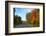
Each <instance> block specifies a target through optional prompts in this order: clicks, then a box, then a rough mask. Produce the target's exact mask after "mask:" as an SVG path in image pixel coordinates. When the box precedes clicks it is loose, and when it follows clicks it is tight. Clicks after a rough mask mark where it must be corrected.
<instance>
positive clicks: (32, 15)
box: [26, 9, 39, 25]
mask: <svg viewBox="0 0 46 36" xmlns="http://www.w3.org/2000/svg"><path fill="white" fill-rule="evenodd" d="M26 19H27V22H28V23H29V24H33V25H39V9H34V10H32V11H31V12H29V13H27V14H26Z"/></svg>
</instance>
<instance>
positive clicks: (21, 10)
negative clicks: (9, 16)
mask: <svg viewBox="0 0 46 36" xmlns="http://www.w3.org/2000/svg"><path fill="white" fill-rule="evenodd" d="M31 10H32V9H30V8H15V15H18V16H20V17H21V19H22V20H23V21H26V13H29V12H31Z"/></svg>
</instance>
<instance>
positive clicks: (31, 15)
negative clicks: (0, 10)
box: [5, 1, 45, 35]
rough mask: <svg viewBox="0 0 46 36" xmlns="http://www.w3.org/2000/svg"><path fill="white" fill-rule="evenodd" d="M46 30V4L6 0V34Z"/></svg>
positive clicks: (42, 31)
mask: <svg viewBox="0 0 46 36" xmlns="http://www.w3.org/2000/svg"><path fill="white" fill-rule="evenodd" d="M44 32H45V4H44V3H36V2H22V1H5V34H6V35H16V34H30V33H44Z"/></svg>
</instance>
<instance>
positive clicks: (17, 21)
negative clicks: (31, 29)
mask: <svg viewBox="0 0 46 36" xmlns="http://www.w3.org/2000/svg"><path fill="white" fill-rule="evenodd" d="M18 24H21V17H20V16H17V15H16V16H14V25H18Z"/></svg>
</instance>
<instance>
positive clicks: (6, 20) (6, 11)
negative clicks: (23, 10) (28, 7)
mask: <svg viewBox="0 0 46 36" xmlns="http://www.w3.org/2000/svg"><path fill="white" fill-rule="evenodd" d="M9 2H10V3H26V4H42V5H43V31H34V32H22V33H9V29H8V23H9V22H8V13H9V12H8V11H9V10H8V3H9ZM44 32H45V3H40V2H38V3H37V2H24V1H23V2H22V1H5V35H17V34H32V33H34V34H35V33H44Z"/></svg>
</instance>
